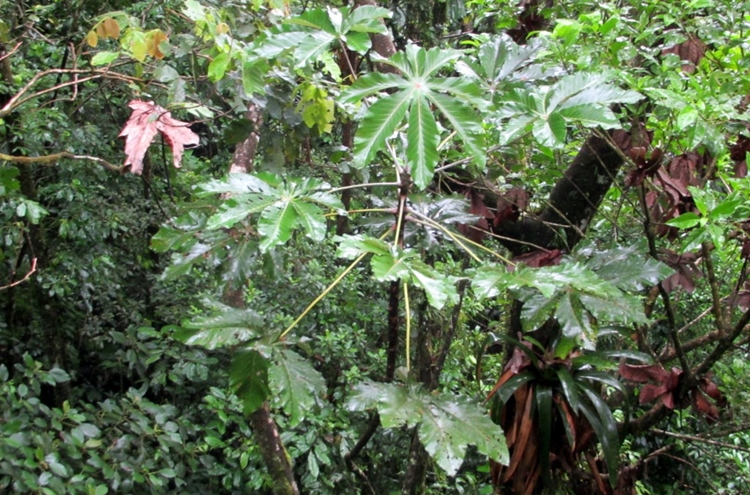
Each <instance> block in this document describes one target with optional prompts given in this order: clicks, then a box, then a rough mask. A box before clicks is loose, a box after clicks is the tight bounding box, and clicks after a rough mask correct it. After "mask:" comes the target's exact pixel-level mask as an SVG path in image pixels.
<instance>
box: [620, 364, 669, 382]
mask: <svg viewBox="0 0 750 495" xmlns="http://www.w3.org/2000/svg"><path fill="white" fill-rule="evenodd" d="M620 376H622V377H623V378H625V379H626V380H630V381H631V382H636V383H646V382H648V381H654V382H658V383H664V382H666V381H667V379H668V378H669V373H668V372H667V370H665V369H664V368H663V367H662V366H661V365H660V364H627V363H620Z"/></svg>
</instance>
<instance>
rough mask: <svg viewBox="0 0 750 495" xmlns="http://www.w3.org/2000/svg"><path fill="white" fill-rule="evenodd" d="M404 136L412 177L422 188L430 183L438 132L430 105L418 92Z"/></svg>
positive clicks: (436, 160)
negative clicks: (406, 141) (407, 144)
mask: <svg viewBox="0 0 750 495" xmlns="http://www.w3.org/2000/svg"><path fill="white" fill-rule="evenodd" d="M406 138H407V139H408V141H409V146H408V147H407V149H406V157H407V159H408V161H409V169H410V171H411V176H412V179H413V180H414V183H415V184H416V185H417V187H419V188H420V189H424V188H426V187H427V186H428V185H430V183H431V182H432V176H433V175H434V173H435V165H436V164H437V162H438V151H437V147H438V143H439V142H440V134H439V133H438V129H437V123H436V122H435V117H434V116H433V115H432V110H431V109H430V105H429V103H428V102H427V100H426V99H425V97H424V96H423V95H422V94H418V96H417V98H416V100H415V101H414V103H412V105H411V110H410V112H409V130H408V132H407V134H406Z"/></svg>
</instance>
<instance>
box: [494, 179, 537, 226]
mask: <svg viewBox="0 0 750 495" xmlns="http://www.w3.org/2000/svg"><path fill="white" fill-rule="evenodd" d="M527 206H529V193H528V192H526V191H524V190H523V189H520V188H517V187H514V188H513V189H511V190H509V191H507V192H505V193H503V194H501V195H500V196H498V198H497V214H496V215H495V222H494V223H495V227H497V226H498V225H500V224H502V223H503V222H506V221H511V222H515V221H516V220H518V218H519V217H520V216H521V211H522V210H524V209H525V208H526V207H527Z"/></svg>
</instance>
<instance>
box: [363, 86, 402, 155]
mask: <svg viewBox="0 0 750 495" xmlns="http://www.w3.org/2000/svg"><path fill="white" fill-rule="evenodd" d="M413 93H414V91H413V90H402V91H399V92H398V93H395V94H392V95H390V96H386V97H385V98H382V99H380V100H378V101H376V102H375V103H373V104H372V106H370V108H368V109H367V113H366V114H365V117H364V119H363V120H362V122H361V123H360V125H359V129H358V130H357V135H356V136H355V138H354V161H353V165H354V166H355V167H357V168H362V167H364V166H366V165H368V164H369V163H370V161H371V160H372V159H373V158H374V157H375V154H376V153H377V152H378V151H380V150H381V149H383V148H384V147H385V140H386V139H388V137H390V136H391V134H393V131H395V130H396V127H397V126H398V125H399V124H400V123H401V121H402V120H403V118H404V116H405V115H406V111H407V109H408V108H409V105H410V104H411V98H412V94H413Z"/></svg>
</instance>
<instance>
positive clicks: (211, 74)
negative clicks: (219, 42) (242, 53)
mask: <svg viewBox="0 0 750 495" xmlns="http://www.w3.org/2000/svg"><path fill="white" fill-rule="evenodd" d="M231 61H232V57H231V56H230V55H229V54H228V53H220V54H218V55H217V56H216V57H214V59H213V60H212V61H211V63H210V64H208V78H209V79H211V81H212V82H218V81H220V80H221V79H223V78H224V74H225V73H226V72H227V69H228V68H229V63H230V62H231Z"/></svg>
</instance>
